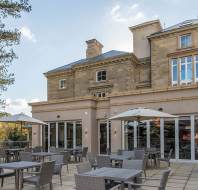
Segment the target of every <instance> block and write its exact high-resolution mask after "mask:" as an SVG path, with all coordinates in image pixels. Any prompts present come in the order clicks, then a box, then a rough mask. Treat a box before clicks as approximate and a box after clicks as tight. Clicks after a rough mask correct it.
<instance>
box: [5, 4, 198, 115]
mask: <svg viewBox="0 0 198 190" xmlns="http://www.w3.org/2000/svg"><path fill="white" fill-rule="evenodd" d="M31 5H32V12H31V13H29V14H27V13H24V14H23V15H22V18H21V19H17V20H13V19H8V20H7V24H8V25H10V26H11V27H17V28H19V29H20V31H21V33H22V38H21V43H20V45H19V46H17V47H15V48H14V49H15V52H16V53H17V55H18V57H19V58H18V59H17V60H15V61H14V62H13V64H12V66H11V67H10V70H11V71H12V72H14V73H15V84H14V85H12V86H10V87H9V88H8V90H7V92H4V93H3V95H2V96H3V98H4V99H6V100H7V101H6V102H7V106H6V111H8V112H11V113H16V112H21V111H23V112H26V113H28V114H30V107H28V105H27V102H31V101H42V100H46V96H47V87H46V86H47V85H46V79H45V77H44V76H43V73H44V72H46V71H48V70H50V69H53V68H56V67H58V66H62V65H65V64H68V63H70V62H72V61H75V60H78V59H81V58H84V57H85V50H86V44H85V41H86V40H88V39H91V38H96V39H98V40H99V41H100V42H101V43H102V44H103V45H104V48H103V52H106V51H109V50H112V49H116V50H123V51H130V52H131V51H133V47H132V34H131V33H130V31H129V29H128V27H129V26H132V25H135V24H138V23H141V22H144V21H148V20H152V19H156V18H159V19H160V20H161V23H162V25H163V26H164V25H165V26H166V27H168V26H170V25H173V24H176V23H179V22H181V21H184V20H187V19H192V18H198V12H197V8H196V7H198V1H197V0H189V1H184V0H98V1H96V0H95V1H93V0H83V1H82V0H72V1H69V0H59V1H57V0H56V1H55V0H32V1H31Z"/></svg>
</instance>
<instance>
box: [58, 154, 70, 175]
mask: <svg viewBox="0 0 198 190" xmlns="http://www.w3.org/2000/svg"><path fill="white" fill-rule="evenodd" d="M60 154H62V155H63V156H64V159H63V165H64V166H67V172H69V162H70V158H71V153H70V152H66V151H60Z"/></svg>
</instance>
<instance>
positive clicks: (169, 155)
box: [168, 148, 173, 160]
mask: <svg viewBox="0 0 198 190" xmlns="http://www.w3.org/2000/svg"><path fill="white" fill-rule="evenodd" d="M172 153H173V149H172V148H171V149H170V152H169V153H168V160H170V159H171V156H172Z"/></svg>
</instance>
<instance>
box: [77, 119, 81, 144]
mask: <svg viewBox="0 0 198 190" xmlns="http://www.w3.org/2000/svg"><path fill="white" fill-rule="evenodd" d="M76 146H78V147H81V146H82V123H81V122H76Z"/></svg>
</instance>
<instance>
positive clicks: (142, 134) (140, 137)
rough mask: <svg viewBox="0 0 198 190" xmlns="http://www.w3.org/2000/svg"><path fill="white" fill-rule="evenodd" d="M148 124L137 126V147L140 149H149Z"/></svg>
mask: <svg viewBox="0 0 198 190" xmlns="http://www.w3.org/2000/svg"><path fill="white" fill-rule="evenodd" d="M146 129H147V127H146V123H140V124H139V125H138V126H137V147H138V148H146V147H147V138H146V132H147V130H146Z"/></svg>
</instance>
